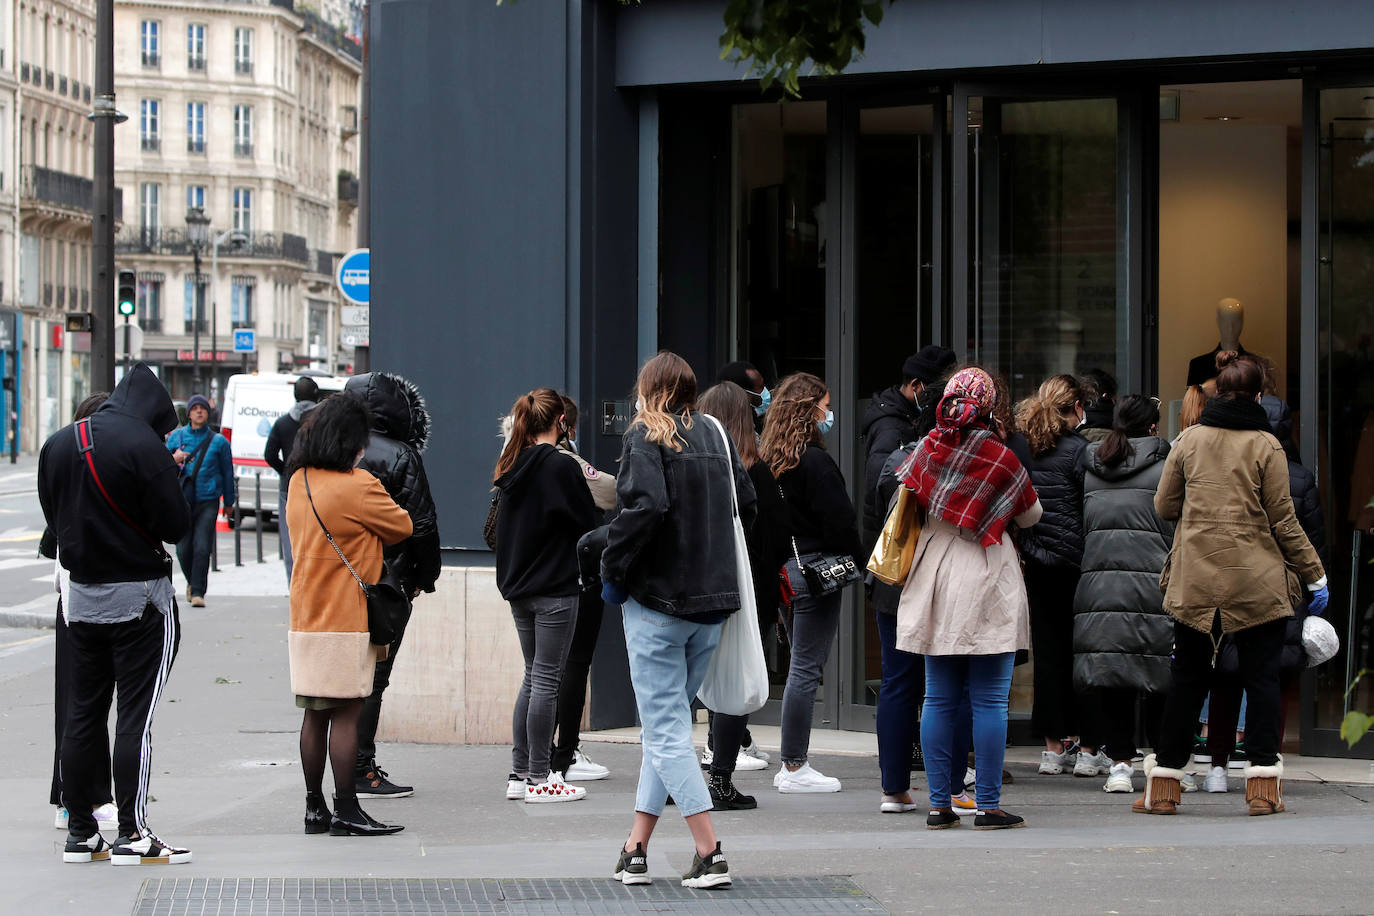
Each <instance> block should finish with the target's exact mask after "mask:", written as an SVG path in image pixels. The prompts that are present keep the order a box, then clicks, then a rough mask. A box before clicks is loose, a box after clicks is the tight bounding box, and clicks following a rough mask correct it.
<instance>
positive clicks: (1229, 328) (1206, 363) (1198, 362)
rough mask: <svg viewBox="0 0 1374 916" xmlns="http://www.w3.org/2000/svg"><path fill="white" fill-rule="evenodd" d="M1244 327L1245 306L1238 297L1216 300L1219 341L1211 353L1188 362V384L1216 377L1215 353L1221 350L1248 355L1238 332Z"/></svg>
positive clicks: (1198, 383) (1200, 382)
mask: <svg viewBox="0 0 1374 916" xmlns="http://www.w3.org/2000/svg"><path fill="white" fill-rule="evenodd" d="M1244 328H1245V306H1243V305H1241V302H1240V300H1239V299H1232V298H1230V297H1229V296H1228V297H1227V298H1225V299H1222V300H1219V301H1218V302H1217V330H1218V331H1220V332H1221V343H1219V344H1217V347H1216V349H1215V350H1213V351H1212V352H1211V353H1204V354H1202V355H1201V356H1195V357H1193V358H1192V360H1191V361H1189V363H1188V385H1201V384H1202V383H1203V382H1208V381H1211V380H1212V379H1214V378H1216V377H1217V354H1218V353H1220V352H1221V351H1222V350H1235V351H1236V352H1237V353H1239V354H1240V355H1241V356H1246V355H1248V354H1247V353H1246V352H1245V348H1244V347H1242V346H1241V345H1240V333H1241V331H1242V330H1243V329H1244Z"/></svg>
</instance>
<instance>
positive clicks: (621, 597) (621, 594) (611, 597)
mask: <svg viewBox="0 0 1374 916" xmlns="http://www.w3.org/2000/svg"><path fill="white" fill-rule="evenodd" d="M629 597H630V593H629V592H627V591H626V590H625V586H623V585H618V584H616V583H615V582H612V581H611V580H609V579H606V580H604V581H602V583H601V600H602V601H604V602H606V603H607V604H624V603H625V599H627V598H629ZM1322 606H1323V607H1325V605H1322Z"/></svg>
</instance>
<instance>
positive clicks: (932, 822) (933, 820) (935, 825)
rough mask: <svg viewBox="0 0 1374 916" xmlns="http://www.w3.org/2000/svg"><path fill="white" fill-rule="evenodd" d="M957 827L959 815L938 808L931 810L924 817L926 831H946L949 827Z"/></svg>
mask: <svg viewBox="0 0 1374 916" xmlns="http://www.w3.org/2000/svg"><path fill="white" fill-rule="evenodd" d="M958 826H959V815H957V814H955V813H954V812H953V811H941V810H940V809H939V808H932V809H931V810H930V813H929V814H927V815H926V829H927V830H948V829H949V828H950V827H958Z"/></svg>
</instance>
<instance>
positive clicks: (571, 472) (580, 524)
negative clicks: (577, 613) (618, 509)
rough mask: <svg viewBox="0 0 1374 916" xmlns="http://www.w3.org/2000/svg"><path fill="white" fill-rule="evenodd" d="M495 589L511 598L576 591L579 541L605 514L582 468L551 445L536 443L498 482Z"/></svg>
mask: <svg viewBox="0 0 1374 916" xmlns="http://www.w3.org/2000/svg"><path fill="white" fill-rule="evenodd" d="M496 486H498V487H500V489H501V511H500V513H499V514H498V515H497V517H496V587H497V588H498V589H500V591H501V597H502V598H505V599H506V600H507V601H516V600H518V599H520V598H547V597H553V596H558V595H576V594H577V593H578V591H579V590H580V589H579V586H578V579H577V574H578V564H577V539H578V538H580V537H582V535H584V534H586V533H587V532H588V531H591V530H592V529H593V528H595V527H596V525H597V523H598V522H599V521H600V516H601V513H600V512H598V511H597V509H596V503H594V502H592V493H591V490H588V489H587V485H586V483H584V482H583V480H582V467H581V465H579V464H578V463H577V462H576V461H573V460H572V459H570V458H568V456H566V455H564V454H562V453H560V452H559V451H558V449H556V448H554V447H553V446H552V445H532V446H530V447H529V448H527V449H525V450H524V451H523V452H521V453H520V455H519V456H518V457H517V458H516V459H515V464H514V465H513V466H512V467H511V469H510V470H509V471H507V472H506V473H505V474H502V475H501V478H500V479H499V480H497V481H496Z"/></svg>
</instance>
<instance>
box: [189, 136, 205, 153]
mask: <svg viewBox="0 0 1374 916" xmlns="http://www.w3.org/2000/svg"><path fill="white" fill-rule="evenodd" d="M186 152H188V153H204V152H205V138H204V137H200V138H197V137H187V138H186Z"/></svg>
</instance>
